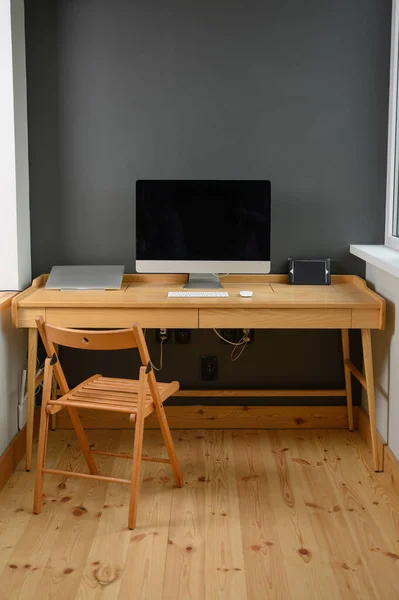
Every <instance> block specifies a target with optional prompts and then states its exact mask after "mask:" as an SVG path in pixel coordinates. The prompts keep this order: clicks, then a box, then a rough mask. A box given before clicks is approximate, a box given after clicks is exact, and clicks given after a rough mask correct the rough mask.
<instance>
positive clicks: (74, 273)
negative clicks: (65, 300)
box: [45, 265, 125, 290]
mask: <svg viewBox="0 0 399 600" xmlns="http://www.w3.org/2000/svg"><path fill="white" fill-rule="evenodd" d="M124 270H125V267H124V266H122V265H62V266H54V267H53V268H52V269H51V271H50V275H49V278H48V280H47V283H46V286H45V287H46V288H48V289H50V290H116V289H119V288H120V287H121V284H122V278H123V273H124Z"/></svg>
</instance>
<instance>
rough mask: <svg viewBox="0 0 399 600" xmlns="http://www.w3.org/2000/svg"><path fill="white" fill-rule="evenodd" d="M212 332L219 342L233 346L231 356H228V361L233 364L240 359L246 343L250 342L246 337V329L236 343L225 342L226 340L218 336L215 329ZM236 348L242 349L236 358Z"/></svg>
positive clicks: (247, 336)
mask: <svg viewBox="0 0 399 600" xmlns="http://www.w3.org/2000/svg"><path fill="white" fill-rule="evenodd" d="M213 331H214V332H215V333H216V335H217V336H218V337H219V338H220V339H221V340H223V341H224V342H226V343H227V344H230V346H234V348H233V349H232V351H231V354H230V360H232V361H233V362H235V361H236V360H238V359H239V358H240V356H241V355H242V353H243V352H244V350H245V348H246V347H247V345H248V342H249V341H250V338H249V335H248V332H249V330H248V329H244V335H243V336H242V338H241V339H240V340H239V341H238V342H230V340H226V338H224V337H223V336H222V335H220V333H219V332H218V331H217V330H216V329H214V330H213ZM238 346H242V348H241V350H240V352H239V354H238V355H237V356H234V353H235V351H236V350H237V348H238Z"/></svg>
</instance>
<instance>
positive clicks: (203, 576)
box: [0, 430, 399, 600]
mask: <svg viewBox="0 0 399 600" xmlns="http://www.w3.org/2000/svg"><path fill="white" fill-rule="evenodd" d="M133 435H134V434H133V432H132V431H129V430H124V431H117V430H100V431H95V430H92V431H90V432H89V440H90V443H91V444H94V445H95V447H96V448H98V449H99V448H100V447H101V448H102V449H105V450H111V451H119V452H131V448H132V442H133ZM173 437H174V439H175V442H176V449H177V454H178V457H179V460H180V463H181V467H182V471H183V475H184V482H185V486H184V488H182V489H178V488H175V487H174V481H173V477H172V473H171V470H170V467H169V466H168V465H167V464H162V463H151V462H144V463H143V466H142V473H141V493H140V500H139V510H138V519H137V523H138V527H137V529H135V530H134V531H129V530H128V528H127V511H128V500H129V488H128V486H123V485H120V484H108V485H106V484H105V483H103V482H97V481H91V480H81V479H61V478H60V477H57V476H49V475H47V476H46V477H45V486H44V505H43V511H42V513H41V514H40V515H32V502H33V485H34V472H33V471H31V472H30V473H26V472H25V467H24V463H23V461H21V464H20V465H19V466H18V469H17V470H16V472H15V473H14V475H13V476H12V478H11V479H10V480H9V482H8V484H7V485H6V486H5V488H4V489H3V491H2V493H1V494H0V590H1V594H0V597H1V598H6V599H7V600H8V599H9V598H10V599H11V600H14V599H15V600H19V599H21V600H22V599H23V600H47V599H50V598H57V599H65V600H67V599H68V600H73V599H74V598H78V599H79V600H80V599H83V600H91V599H100V598H101V600H113V599H118V598H119V599H122V600H124V599H125V598H129V600H131V599H132V600H136V599H137V600H141V599H145V598H147V599H151V600H153V599H155V598H157V599H158V598H159V599H165V600H166V599H167V600H174V599H176V600H183V599H184V600H185V599H188V600H213V599H219V598H226V599H229V600H236V599H237V600H245V599H246V598H247V599H248V600H263V599H269V598H270V599H281V600H290V599H292V600H335V599H337V598H343V599H346V598H347V599H351V600H352V599H353V598H358V597H361V598H362V599H365V600H369V599H370V600H372V599H381V600H391V599H393V598H399V496H398V495H397V494H396V493H395V491H394V489H393V488H392V486H391V485H390V483H389V479H388V478H387V477H386V475H385V474H384V473H374V471H373V470H372V468H371V467H370V461H369V451H368V448H367V446H366V445H365V443H364V442H363V440H362V439H361V438H360V436H359V434H358V433H356V432H354V433H349V432H347V431H340V430H301V431H298V430H284V431H265V430H230V431H229V430H184V431H177V430H176V431H173ZM35 448H36V446H35ZM144 452H146V453H147V454H149V455H152V456H158V457H165V456H166V452H165V447H164V444H163V441H162V438H161V435H160V432H159V431H158V430H148V431H146V432H145V436H144ZM96 461H97V462H98V464H100V465H101V469H102V470H103V471H104V472H105V473H106V474H110V475H111V474H112V475H113V476H114V477H121V478H125V477H127V478H128V477H129V476H130V470H131V461H130V460H124V459H117V458H112V457H100V456H96ZM48 465H49V466H53V467H55V466H58V467H59V468H67V469H68V468H77V469H83V470H86V467H85V463H84V460H83V459H82V456H81V454H80V452H79V450H78V448H77V444H76V441H75V439H74V432H73V431H65V430H58V431H55V432H50V434H49V451H48Z"/></svg>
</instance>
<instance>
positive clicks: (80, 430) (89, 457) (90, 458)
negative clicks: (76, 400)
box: [68, 407, 98, 475]
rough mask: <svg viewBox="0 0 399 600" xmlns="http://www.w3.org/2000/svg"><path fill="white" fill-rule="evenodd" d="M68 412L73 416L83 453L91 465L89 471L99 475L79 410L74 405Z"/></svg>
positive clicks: (88, 464) (74, 426) (73, 423)
mask: <svg viewBox="0 0 399 600" xmlns="http://www.w3.org/2000/svg"><path fill="white" fill-rule="evenodd" d="M68 413H69V416H70V418H71V421H72V425H73V428H74V429H75V433H76V436H77V438H78V441H79V444H80V447H81V448H82V452H83V455H84V457H85V459H86V463H87V466H88V467H89V471H90V473H91V474H92V475H98V470H97V467H96V463H95V462H94V458H93V455H92V453H91V452H90V448H89V442H88V441H87V437H86V434H85V431H84V429H83V425H82V423H81V420H80V419H79V415H78V411H77V409H76V408H74V407H71V408H69V407H68Z"/></svg>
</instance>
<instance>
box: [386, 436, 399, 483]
mask: <svg viewBox="0 0 399 600" xmlns="http://www.w3.org/2000/svg"><path fill="white" fill-rule="evenodd" d="M384 472H385V473H386V474H387V475H388V477H389V481H390V483H391V485H392V487H393V488H394V490H395V492H396V493H397V494H399V460H398V459H397V458H396V456H395V455H394V454H393V452H392V450H391V449H390V447H389V446H388V445H386V446H384Z"/></svg>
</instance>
